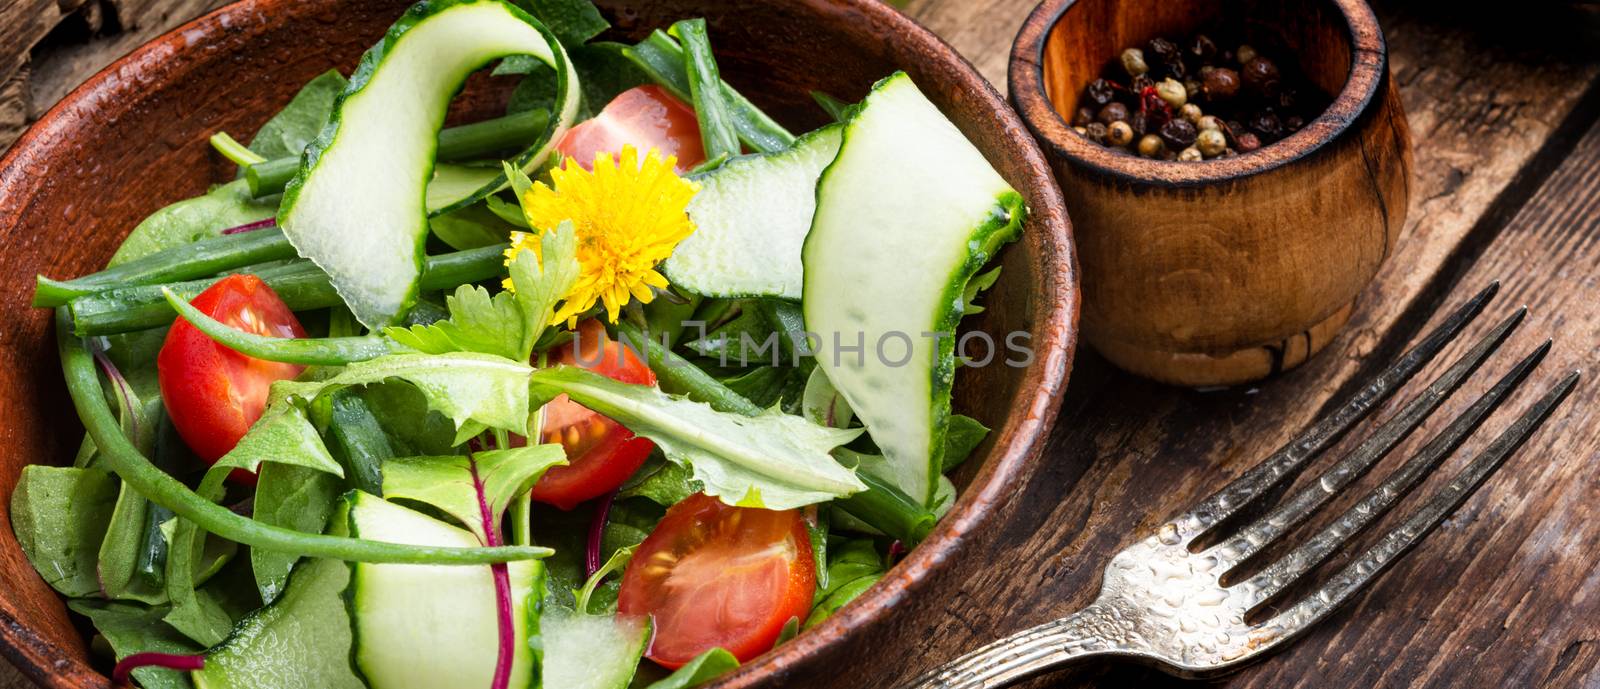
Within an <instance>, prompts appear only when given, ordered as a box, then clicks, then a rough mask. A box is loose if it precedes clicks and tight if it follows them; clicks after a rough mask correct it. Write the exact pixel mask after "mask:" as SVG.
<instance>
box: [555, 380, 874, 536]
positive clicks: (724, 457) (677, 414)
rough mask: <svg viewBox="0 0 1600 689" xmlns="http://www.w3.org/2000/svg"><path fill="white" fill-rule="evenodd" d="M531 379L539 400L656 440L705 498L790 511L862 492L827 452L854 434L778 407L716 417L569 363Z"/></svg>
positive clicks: (708, 409) (850, 474) (709, 410)
mask: <svg viewBox="0 0 1600 689" xmlns="http://www.w3.org/2000/svg"><path fill="white" fill-rule="evenodd" d="M531 378H532V384H531V386H530V387H531V388H532V390H533V392H534V394H536V395H537V396H538V397H539V398H540V399H541V400H550V399H553V398H555V397H556V396H557V395H560V394H563V393H564V394H566V395H568V396H569V397H571V398H572V400H573V401H575V402H577V403H579V404H582V405H583V406H585V407H588V408H589V409H593V410H595V411H596V412H599V413H601V414H604V415H606V416H608V417H611V418H612V419H614V420H616V421H617V422H618V423H620V424H622V425H623V426H625V427H627V428H628V429H629V430H631V431H633V432H634V433H636V434H638V435H641V436H645V437H647V438H650V439H651V440H653V441H655V443H656V445H658V446H660V447H661V449H662V451H663V452H664V453H665V454H666V456H667V459H670V460H672V461H674V462H678V463H681V464H685V465H688V466H689V467H690V468H692V469H693V470H694V476H695V478H696V479H697V480H699V481H700V482H701V483H702V484H704V486H705V489H706V492H707V493H709V494H711V495H715V496H717V497H720V498H722V499H723V501H724V502H727V503H729V504H737V505H740V506H745V507H764V508H767V509H774V510H781V509H791V508H795V507H801V506H804V505H809V504H813V503H817V502H824V501H827V500H831V499H833V498H836V497H842V496H845V495H849V494H851V493H856V492H859V491H861V490H864V489H865V486H864V485H862V483H861V481H860V479H858V478H856V476H855V473H854V472H852V471H851V470H849V469H846V468H844V467H843V466H841V465H840V464H839V463H838V462H837V461H835V460H834V459H833V457H832V456H831V455H829V454H828V452H829V451H830V450H832V449H833V448H835V447H837V446H839V445H841V444H843V443H846V442H849V441H850V440H851V439H853V438H855V437H856V436H857V435H859V434H860V431H859V430H842V429H834V428H824V427H822V426H818V425H816V424H814V423H811V422H810V421H806V420H805V419H802V418H800V417H798V416H790V415H788V414H783V413H781V412H778V411H776V410H769V411H767V412H765V413H763V414H761V415H759V416H754V417H747V416H743V415H739V414H728V413H723V412H718V411H715V410H713V409H712V408H711V407H710V406H709V405H706V404H703V403H699V402H692V401H689V400H687V399H683V398H679V397H673V396H670V395H667V394H666V393H663V392H661V391H660V390H659V389H657V388H654V387H645V386H640V385H628V384H626V383H619V382H617V381H614V380H611V379H609V378H606V377H604V376H601V375H599V374H596V373H593V372H590V371H586V370H584V369H580V368H574V367H571V366H557V367H554V368H548V369H542V370H538V371H535V372H533V374H532V376H531Z"/></svg>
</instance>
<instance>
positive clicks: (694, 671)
mask: <svg viewBox="0 0 1600 689" xmlns="http://www.w3.org/2000/svg"><path fill="white" fill-rule="evenodd" d="M736 667H739V659H738V658H735V657H734V656H733V654H732V653H729V652H727V651H726V650H723V649H721V648H713V649H711V650H709V651H706V652H705V653H701V654H700V655H698V656H695V659H694V660H691V661H689V662H688V663H686V664H685V665H684V666H683V667H680V668H678V669H677V670H675V671H673V673H672V674H670V675H667V676H666V677H664V678H662V679H659V680H656V681H654V682H651V683H650V684H649V685H648V686H646V687H645V689H693V688H694V687H698V686H700V685H702V684H705V683H706V682H710V681H711V680H714V679H716V678H718V677H721V676H722V675H724V674H726V673H728V672H730V671H732V670H733V669H734V668H736Z"/></svg>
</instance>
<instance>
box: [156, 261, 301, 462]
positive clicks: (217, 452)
mask: <svg viewBox="0 0 1600 689" xmlns="http://www.w3.org/2000/svg"><path fill="white" fill-rule="evenodd" d="M189 303H190V304H192V305H194V307H195V308H197V309H200V310H201V311H203V312H204V313H205V314H206V315H207V316H210V317H212V318H215V319H217V320H218V321H221V322H223V323H225V324H227V325H230V326H232V327H234V328H237V329H240V330H244V331H246V332H251V333H255V334H257V335H265V336H268V337H305V336H306V333H305V330H304V329H302V328H301V327H300V321H299V320H297V319H296V318H295V317H294V313H293V312H291V311H290V310H289V307H288V306H286V305H285V304H284V303H283V300H282V299H279V298H278V294H277V293H276V292H273V291H272V288H271V287H268V286H267V283H265V282H262V281H261V278H258V277H256V276H254V275H230V276H228V277H225V278H223V279H221V280H219V281H217V283H216V284H214V285H212V286H210V287H208V288H206V291H204V292H201V293H200V295H199V296H197V297H195V298H194V300H193V301H191V302H189ZM304 370H305V367H304V366H296V365H294V364H283V363H277V362H273V361H262V360H261V359H252V358H250V357H247V356H245V355H243V354H240V353H238V352H235V351H233V350H231V349H228V348H227V347H224V346H222V345H220V344H217V343H216V342H215V341H214V340H212V339H211V338H209V337H207V336H206V335H205V333H202V332H200V331H199V329H197V328H195V327H194V326H193V325H191V324H190V323H189V322H188V321H186V320H183V319H182V318H180V319H178V320H177V321H176V322H174V323H173V324H172V329H171V330H168V331H167V339H166V342H164V343H163V344H162V345H161V353H160V354H159V355H158V356H157V357H156V371H157V374H158V379H159V381H160V383H161V400H162V402H163V403H164V404H165V405H166V409H167V414H168V416H170V417H171V418H172V425H173V426H174V427H175V428H177V430H178V435H179V436H182V437H183V441H184V442H185V443H188V445H189V448H190V449H192V450H194V453H195V454H196V455H198V456H199V457H200V458H201V459H203V460H205V461H206V462H208V463H210V462H216V461H217V460H218V459H221V458H222V456H223V455H225V454H227V453H228V451H229V450H232V449H233V446H234V445H237V444H238V443H239V439H240V438H243V437H244V434H245V432H246V431H248V430H250V425H251V424H254V423H255V422H256V420H257V419H260V418H261V413H262V412H263V411H265V410H266V406H267V393H268V392H269V389H270V388H271V387H272V384H273V383H274V382H275V381H279V380H285V379H288V378H293V377H295V376H298V375H300V372H301V371H304ZM233 478H234V479H235V480H236V481H244V482H248V483H253V482H254V476H253V475H252V474H249V473H247V472H243V471H236V472H234V474H233Z"/></svg>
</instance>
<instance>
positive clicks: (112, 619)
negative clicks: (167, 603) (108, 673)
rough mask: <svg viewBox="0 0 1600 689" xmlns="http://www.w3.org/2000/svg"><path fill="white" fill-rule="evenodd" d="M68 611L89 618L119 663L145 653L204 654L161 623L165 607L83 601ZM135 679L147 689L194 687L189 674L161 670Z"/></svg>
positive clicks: (143, 670) (146, 669)
mask: <svg viewBox="0 0 1600 689" xmlns="http://www.w3.org/2000/svg"><path fill="white" fill-rule="evenodd" d="M67 607H68V608H69V609H71V610H72V611H73V612H75V613H78V614H79V615H83V616H84V617H87V618H89V621H90V622H91V623H93V624H94V628H95V630H96V631H98V632H100V635H101V636H103V637H105V639H106V642H107V643H108V644H109V645H110V646H111V651H112V653H113V654H114V655H115V657H116V658H117V660H121V659H123V658H125V657H127V656H129V655H132V654H134V653H143V652H146V651H153V652H156V653H172V654H178V655H183V654H190V653H198V652H200V650H201V648H200V647H199V646H197V645H195V644H194V643H193V642H191V641H190V640H189V639H187V638H184V636H183V635H182V634H179V633H178V630H176V629H173V628H172V627H171V626H170V625H168V624H167V623H165V622H163V621H161V618H162V617H164V616H166V613H167V609H166V608H165V607H154V608H152V607H146V606H143V605H138V604H134V603H115V602H110V601H97V600H82V599H79V600H71V601H67ZM133 678H134V679H136V680H138V681H139V686H142V687H144V688H145V689H189V688H190V687H193V686H194V685H193V684H191V683H190V682H189V676H188V675H187V674H186V673H183V672H178V671H176V670H166V669H162V668H158V667H144V668H139V669H137V670H134V671H133Z"/></svg>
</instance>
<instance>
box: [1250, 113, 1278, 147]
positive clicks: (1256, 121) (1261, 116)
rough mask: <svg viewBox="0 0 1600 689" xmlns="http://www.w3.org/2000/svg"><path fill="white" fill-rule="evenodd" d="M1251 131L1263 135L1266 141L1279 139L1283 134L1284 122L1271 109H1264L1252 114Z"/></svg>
mask: <svg viewBox="0 0 1600 689" xmlns="http://www.w3.org/2000/svg"><path fill="white" fill-rule="evenodd" d="M1250 131H1253V132H1255V133H1257V134H1260V135H1261V138H1262V140H1264V141H1277V140H1278V138H1279V137H1281V136H1283V122H1281V121H1279V120H1278V114H1277V113H1275V112H1273V111H1271V110H1262V111H1260V112H1258V113H1256V114H1254V115H1251V116H1250Z"/></svg>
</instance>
